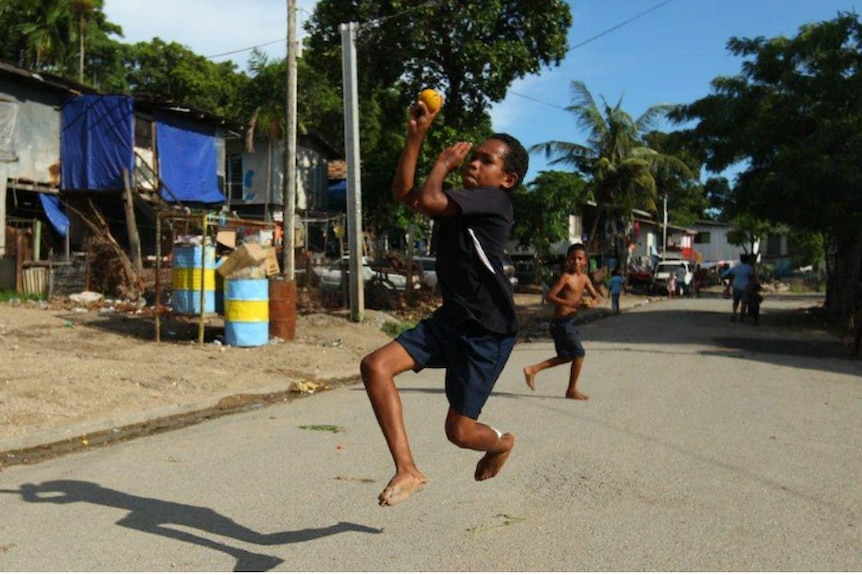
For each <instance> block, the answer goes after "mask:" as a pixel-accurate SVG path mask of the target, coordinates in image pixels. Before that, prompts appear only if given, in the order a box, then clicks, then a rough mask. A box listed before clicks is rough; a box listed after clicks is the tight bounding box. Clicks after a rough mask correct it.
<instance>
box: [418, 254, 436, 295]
mask: <svg viewBox="0 0 862 575" xmlns="http://www.w3.org/2000/svg"><path fill="white" fill-rule="evenodd" d="M413 262H414V263H416V264H417V266H418V268H419V273H420V274H421V281H422V285H425V286H427V287H429V288H431V289H437V258H435V257H434V256H418V257H415V258H413Z"/></svg>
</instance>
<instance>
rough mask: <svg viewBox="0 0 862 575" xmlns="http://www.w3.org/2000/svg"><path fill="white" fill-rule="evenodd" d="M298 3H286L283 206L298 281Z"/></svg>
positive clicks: (286, 254) (287, 272)
mask: <svg viewBox="0 0 862 575" xmlns="http://www.w3.org/2000/svg"><path fill="white" fill-rule="evenodd" d="M297 46H298V43H297V41H296V0H287V91H286V97H285V102H284V110H285V122H284V123H285V126H286V134H285V138H284V190H283V193H282V202H281V204H282V206H284V215H283V216H282V225H283V226H284V228H283V229H284V234H283V240H282V242H283V249H284V251H283V252H282V259H283V262H284V265H283V266H282V267H283V268H284V276H285V279H287V280H290V281H293V280H294V279H295V278H296V270H295V261H294V245H293V244H294V238H295V226H296V224H295V219H296V50H297Z"/></svg>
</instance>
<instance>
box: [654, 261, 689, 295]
mask: <svg viewBox="0 0 862 575" xmlns="http://www.w3.org/2000/svg"><path fill="white" fill-rule="evenodd" d="M679 266H683V267H685V276H684V280H683V282H682V285H679V282H677V289H678V290H681V291H682V293H683V295H687V294H690V293H691V291H692V289H693V288H694V286H693V284H692V282H693V280H694V274H693V273H692V271H691V263H689V262H688V261H686V260H663V261H660V262H659V263H658V264H657V265H656V267H655V269H654V270H653V273H652V285H653V291H655V292H660V291H662V290H665V291H666V290H667V280H668V278H669V277H670V274H675V273H676V271H677V270H678V269H679Z"/></svg>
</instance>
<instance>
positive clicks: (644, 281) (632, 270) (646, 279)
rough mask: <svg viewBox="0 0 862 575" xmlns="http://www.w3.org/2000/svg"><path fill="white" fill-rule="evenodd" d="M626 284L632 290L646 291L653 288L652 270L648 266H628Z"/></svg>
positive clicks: (637, 291)
mask: <svg viewBox="0 0 862 575" xmlns="http://www.w3.org/2000/svg"><path fill="white" fill-rule="evenodd" d="M626 285H628V289H630V290H631V291H632V292H636V293H646V292H648V291H649V290H651V289H653V281H652V272H651V271H650V270H649V268H648V267H642V266H636V265H632V266H629V273H628V278H627V280H626Z"/></svg>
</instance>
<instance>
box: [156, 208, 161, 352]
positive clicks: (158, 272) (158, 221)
mask: <svg viewBox="0 0 862 575" xmlns="http://www.w3.org/2000/svg"><path fill="white" fill-rule="evenodd" d="M161 294H162V211H161V208H158V207H157V208H156V343H159V342H160V341H162V330H161V327H162V323H161V314H162V295H161Z"/></svg>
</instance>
